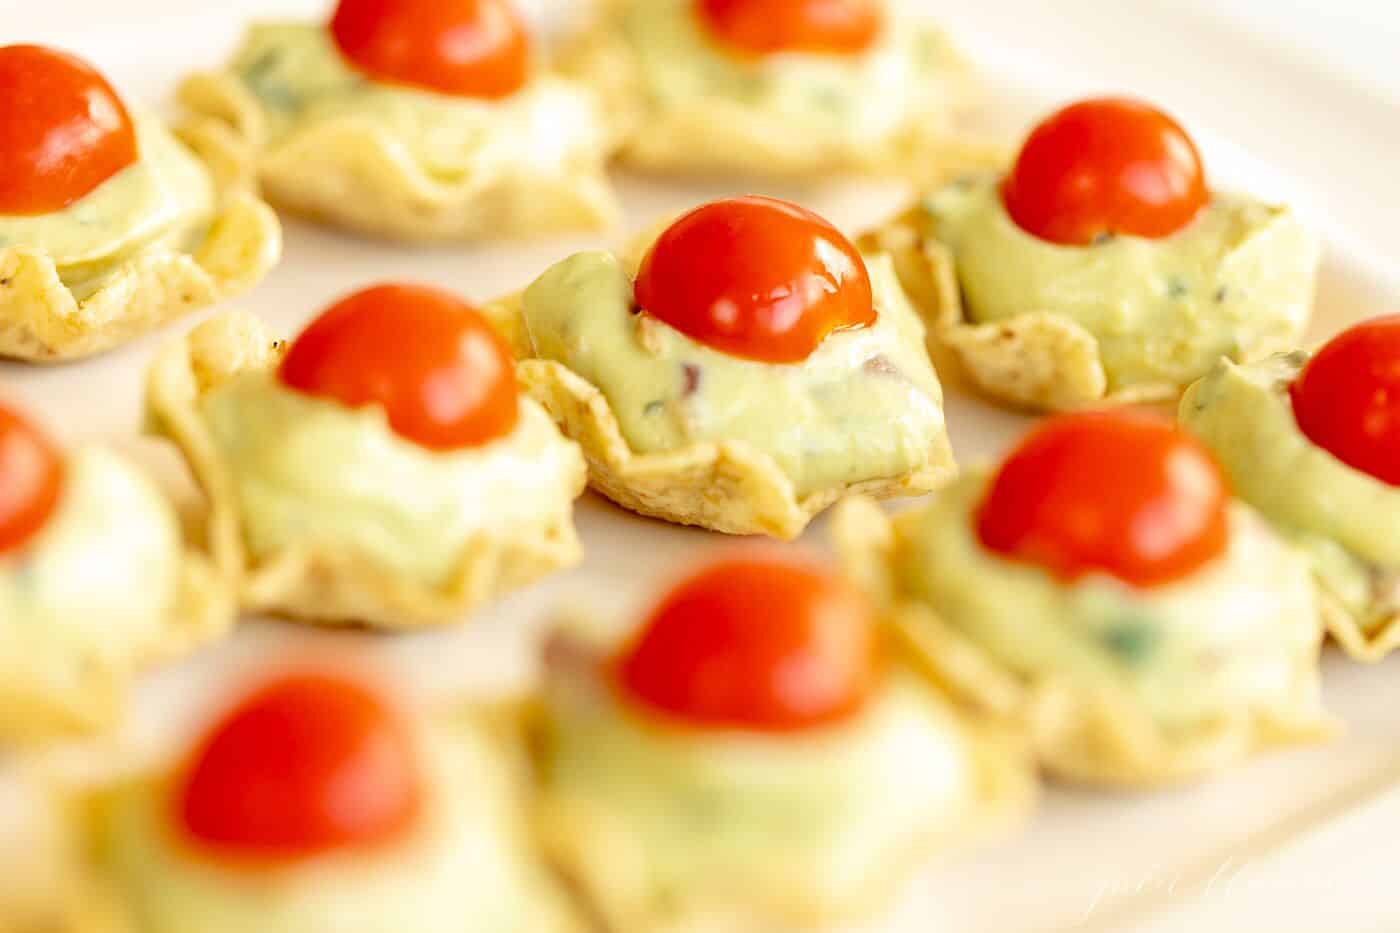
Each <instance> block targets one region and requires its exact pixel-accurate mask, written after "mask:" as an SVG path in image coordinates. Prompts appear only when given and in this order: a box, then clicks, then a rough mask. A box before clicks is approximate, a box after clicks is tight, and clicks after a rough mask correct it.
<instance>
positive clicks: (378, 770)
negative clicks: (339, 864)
mask: <svg viewBox="0 0 1400 933" xmlns="http://www.w3.org/2000/svg"><path fill="white" fill-rule="evenodd" d="M417 761H418V759H417V749H416V747H415V743H414V739H413V736H412V735H411V732H410V729H409V727H408V726H407V725H406V724H405V723H404V722H403V720H402V719H401V718H400V716H399V714H398V713H397V711H395V710H394V709H393V708H392V707H391V706H390V704H389V703H387V702H386V701H385V700H384V699H383V698H382V697H380V696H379V695H378V694H376V693H375V692H374V691H373V690H371V689H369V688H367V687H365V686H364V685H361V684H358V683H356V682H354V681H351V680H347V679H344V678H341V677H338V676H334V675H330V674H319V673H298V674H292V675H287V676H284V677H282V678H280V679H278V680H274V681H272V682H271V683H268V684H266V685H265V686H263V687H262V688H261V689H259V690H257V691H256V692H254V693H253V694H251V695H250V696H248V697H247V698H246V699H244V700H243V702H241V703H240V704H238V705H237V706H236V707H235V708H234V709H233V710H232V711H230V712H229V713H228V714H227V715H226V716H225V717H224V719H223V720H222V721H220V722H219V723H218V724H217V725H216V726H215V728H214V729H213V731H212V732H210V734H209V735H208V736H207V737H206V738H205V739H204V741H203V742H202V743H201V744H200V745H199V746H198V748H197V749H196V751H195V753H194V755H193V756H192V758H191V760H190V762H189V765H188V767H187V768H186V770H185V772H184V774H183V775H182V778H181V780H180V782H179V784H178V785H177V791H176V794H175V798H174V803H175V809H176V812H175V819H176V825H177V826H178V827H179V828H180V830H181V831H182V832H183V834H184V835H185V836H186V838H188V839H189V841H190V842H191V843H193V844H194V845H195V846H196V847H197V848H198V849H201V850H205V851H208V852H209V853H210V854H211V855H213V856H215V857H218V858H220V859H221V860H225V861H231V862H235V863H246V864H250V865H255V866H256V865H264V864H265V865H272V866H275V865H278V864H285V863H288V862H296V861H300V860H303V859H308V858H314V857H316V856H319V855H325V854H327V853H331V852H336V851H343V850H350V849H361V850H362V849H368V848H374V847H379V846H384V845H388V844H392V843H393V842H394V841H396V840H398V839H400V838H401V837H402V836H403V834H404V833H406V832H407V831H409V830H410V829H411V828H412V826H413V824H414V822H415V820H416V819H417V817H418V814H419V812H420V810H421V806H422V781H421V776H420V774H419V770H418V763H417Z"/></svg>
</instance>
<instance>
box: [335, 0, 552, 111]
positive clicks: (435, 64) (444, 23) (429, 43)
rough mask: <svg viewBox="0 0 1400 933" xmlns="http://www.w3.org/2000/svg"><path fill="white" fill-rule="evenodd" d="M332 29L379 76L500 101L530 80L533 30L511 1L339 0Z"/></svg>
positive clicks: (362, 66)
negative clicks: (527, 27) (531, 32)
mask: <svg viewBox="0 0 1400 933" xmlns="http://www.w3.org/2000/svg"><path fill="white" fill-rule="evenodd" d="M330 30H331V35H332V36H334V37H335V41H336V44H337V45H339V46H340V50H341V52H342V53H343V54H344V55H345V57H346V58H348V59H349V60H350V62H351V63H352V64H353V65H355V66H356V67H357V68H359V70H361V71H363V72H364V73H365V74H367V75H368V76H369V77H371V78H374V79H376V80H380V81H387V82H390V83H394V84H407V85H411V86H413V87H418V88H423V89H426V90H429V91H437V92H439V93H442V94H452V95H454V96H457V97H481V98H488V99H494V98H501V97H508V96H509V95H511V94H514V93H515V92H516V91H518V90H520V88H521V87H523V86H524V84H525V81H526V79H527V78H528V77H529V68H530V37H529V32H528V31H527V30H526V27H525V24H524V22H523V21H522V20H521V18H520V15H519V14H518V13H517V12H516V10H515V5H514V4H513V3H512V2H511V0H340V4H339V6H337V7H336V11H335V16H334V17H333V18H332V19H331V24H330Z"/></svg>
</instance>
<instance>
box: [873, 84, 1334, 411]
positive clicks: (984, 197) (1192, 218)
mask: <svg viewBox="0 0 1400 933" xmlns="http://www.w3.org/2000/svg"><path fill="white" fill-rule="evenodd" d="M863 245H867V246H868V247H869V248H872V249H885V250H888V251H889V252H890V253H891V254H892V255H893V256H894V258H895V264H896V267H897V268H898V269H899V273H900V278H901V280H902V282H903V283H904V287H905V288H906V289H907V290H908V292H909V294H910V296H911V297H912V298H913V299H914V301H915V304H916V305H917V306H918V307H919V308H920V310H921V311H922V312H923V313H924V315H925V316H926V317H927V319H928V321H929V326H930V332H931V336H932V337H933V339H934V341H935V342H937V343H939V344H940V345H942V346H946V347H947V348H949V349H950V350H951V351H952V353H953V355H955V356H956V357H958V358H959V359H960V360H961V362H962V364H963V368H964V369H966V371H967V373H968V375H969V376H970V377H971V379H972V381H973V382H975V383H976V384H977V385H978V386H979V387H980V388H981V389H982V390H983V391H985V392H986V393H987V394H989V395H991V396H993V397H995V398H998V399H1001V400H1003V401H1005V402H1009V403H1011V404H1013V405H1017V406H1024V407H1028V408H1034V409H1067V408H1077V407H1083V406H1086V405H1093V404H1096V403H1102V402H1143V401H1162V400H1171V399H1175V398H1176V397H1177V396H1178V395H1179V394H1180V393H1181V391H1182V390H1183V389H1184V388H1185V387H1186V386H1187V385H1189V384H1191V383H1192V382H1194V381H1195V380H1196V379H1199V378H1200V377H1201V376H1203V375H1204V374H1205V373H1206V372H1207V371H1208V370H1209V369H1210V367H1211V366H1212V365H1214V364H1215V361H1216V360H1217V359H1219V358H1220V357H1221V356H1228V357H1230V358H1232V359H1237V360H1238V359H1245V358H1249V357H1252V356H1262V355H1266V354H1267V353H1268V352H1269V351H1270V350H1274V349H1281V348H1283V347H1286V346H1290V345H1292V343H1293V342H1294V341H1296V340H1297V338H1298V336H1299V335H1300V334H1301V333H1302V331H1303V327H1304V325H1305V324H1306V323H1307V320H1308V316H1309V314H1310V313H1311V310H1312V297H1313V285H1314V280H1315V278H1316V270H1317V264H1318V256H1319V245H1318V240H1317V238H1316V237H1315V236H1314V235H1313V234H1312V233H1311V232H1310V231H1309V230H1307V229H1306V228H1305V227H1304V226H1303V224H1302V223H1301V222H1300V221H1299V220H1298V219H1297V217H1295V216H1294V214H1293V213H1292V212H1291V211H1290V210H1289V209H1288V208H1286V207H1280V206H1275V205H1270V204H1266V203H1263V202H1261V201H1258V200H1256V199H1254V198H1251V197H1248V196H1245V195H1237V194H1224V193H1221V192H1218V191H1213V190H1212V189H1211V188H1210V187H1209V185H1208V184H1207V179H1206V175H1205V171H1204V169H1203V167H1202V164H1201V159H1200V156H1199V154H1198V153H1197V151H1196V147H1195V145H1194V143H1193V142H1192V140H1191V137H1190V136H1189V135H1188V134H1187V133H1186V131H1185V130H1183V129H1182V128H1181V126H1180V125H1178V124H1177V123H1176V122H1175V121H1174V120H1172V119H1171V117H1169V116H1167V115H1166V114H1164V113H1162V112H1161V111H1159V110H1155V109H1153V108H1151V107H1149V106H1147V105H1145V104H1141V103H1136V102H1133V101H1129V100H1118V99H1100V100H1086V101H1083V102H1080V103H1077V104H1074V105H1072V106H1070V107H1066V108H1065V109H1063V110H1061V111H1059V112H1057V113H1055V114H1053V115H1051V116H1050V117H1049V118H1048V119H1046V120H1045V121H1044V122H1043V123H1041V124H1040V125H1039V126H1037V127H1036V128H1035V129H1034V130H1033V131H1032V132H1031V134H1030V136H1029V137H1028V138H1027V140H1026V142H1025V145H1024V146H1023V147H1022V148H1021V151H1020V154H1019V155H1018V156H1017V158H1016V160H1015V163H1014V164H1013V165H1012V166H1011V168H1010V169H1009V170H1008V171H1006V172H988V173H980V174H970V175H966V176H964V177H962V178H959V179H957V180H955V181H953V182H951V183H949V184H947V185H945V186H944V187H942V188H939V189H938V190H935V191H933V192H932V193H930V194H929V195H927V196H926V197H925V198H924V199H923V200H922V201H921V202H920V203H919V204H918V205H917V206H915V207H914V208H912V209H911V210H909V211H908V212H906V213H905V214H904V215H903V216H901V217H899V218H897V219H896V220H895V221H893V222H892V223H891V224H890V225H888V226H887V227H885V228H884V229H882V230H879V231H877V232H875V233H873V234H871V235H870V236H869V237H868V238H867V240H866V241H864V243H863Z"/></svg>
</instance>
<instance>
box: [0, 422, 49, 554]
mask: <svg viewBox="0 0 1400 933" xmlns="http://www.w3.org/2000/svg"><path fill="white" fill-rule="evenodd" d="M63 476H64V468H63V458H62V457H60V456H59V454H58V450H57V449H56V448H55V447H54V446H53V445H52V444H50V443H49V441H48V439H47V438H46V437H44V435H43V434H40V433H39V430H38V429H37V428H35V427H34V426H33V425H32V424H30V423H29V422H28V421H26V420H25V419H24V418H22V417H20V416H19V415H18V414H16V413H15V412H14V411H13V410H11V409H9V408H6V407H5V406H3V405H0V554H4V553H7V552H9V551H14V550H17V549H18V548H20V547H21V546H23V545H24V544H25V543H26V542H27V541H29V539H30V538H32V537H34V535H36V534H37V533H38V532H39V530H40V529H42V528H43V527H44V523H45V522H46V521H48V518H49V516H50V515H52V514H53V511H54V508H55V507H56V506H57V505H58V500H59V498H60V497H61V496H62V492H63Z"/></svg>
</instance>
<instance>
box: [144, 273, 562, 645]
mask: <svg viewBox="0 0 1400 933" xmlns="http://www.w3.org/2000/svg"><path fill="white" fill-rule="evenodd" d="M147 405H148V409H149V412H150V415H151V420H152V423H153V426H154V429H155V430H156V431H157V432H159V433H162V434H164V435H166V436H168V437H169V438H171V439H172V440H173V441H174V442H175V443H176V444H177V445H178V446H179V447H180V449H181V451H182V452H183V453H184V455H185V458H186V459H187V460H188V461H189V463H190V466H191V468H192V469H193V471H194V474H195V477H196V478H197V480H198V481H199V483H200V485H201V486H202V488H203V489H204V492H205V495H206V496H207V498H208V500H209V509H210V513H209V530H208V533H209V546H210V550H211V552H212V554H213V557H214V560H215V562H216V563H217V564H218V566H219V569H220V570H221V571H222V572H223V573H224V574H225V575H226V576H227V577H228V578H229V579H231V580H234V581H236V583H237V586H238V591H239V595H240V598H241V601H242V604H243V606H244V608H245V609H248V610H250V611H266V612H274V613H281V614H285V615H289V616H295V617H299V618H303V619H308V620H312V621H317V622H324V623H363V624H368V625H374V626H381V627H384V628H407V627H417V626H428V625H439V624H443V623H448V622H454V621H459V620H460V619H461V617H462V616H463V615H464V614H465V613H466V612H467V611H468V610H470V609H472V608H474V607H476V606H478V605H480V604H481V603H483V602H485V601H487V600H489V599H491V598H492V597H494V596H496V595H498V594H500V593H503V592H506V591H508V590H511V589H514V588H516V587H519V586H522V585H524V584H526V583H528V582H530V581H532V580H534V579H535V578H537V577H539V576H542V575H544V574H546V573H548V572H550V571H552V570H556V569H558V568H561V567H567V566H570V565H572V564H574V563H577V561H578V560H579V558H580V557H581V550H580V547H579V542H578V537H577V535H576V533H575V531H574V526H573V519H572V511H573V501H574V499H575V498H577V497H578V496H579V495H580V494H581V493H582V492H583V489H584V485H585V483H586V469H585V466H584V462H583V457H582V456H581V455H580V453H579V450H578V447H577V446H576V445H575V444H573V443H572V442H571V441H568V440H566V439H565V438H563V437H562V436H560V434H559V431H558V429H557V428H555V426H554V423H553V422H552V421H551V420H550V418H549V415H548V414H546V413H545V411H544V410H543V409H542V408H541V407H540V406H539V405H538V404H536V403H535V402H533V401H531V400H530V399H528V398H521V397H519V392H518V390H517V386H516V377H515V368H514V363H513V362H512V360H511V358H510V354H509V352H508V351H507V350H506V348H505V346H504V345H503V343H502V341H501V338H500V337H499V336H497V334H496V332H495V331H494V330H492V328H491V326H490V325H489V324H488V323H487V322H486V320H485V319H484V318H483V317H482V316H481V315H480V314H478V313H477V312H476V311H475V310H474V309H473V308H471V307H470V306H469V305H467V304H466V303H465V302H462V301H460V300H459V299H457V298H456V297H454V296H452V295H450V294H447V293H444V292H440V291H437V290H436V289H431V288H423V287H419V286H412V285H382V286H378V287H374V288H369V289H365V290H364V291H361V292H357V293H355V294H353V295H351V296H349V297H347V298H345V299H343V300H342V301H340V302H338V303H336V304H335V305H333V306H332V307H331V308H329V309H328V310H327V311H325V312H324V313H323V314H322V315H321V316H320V317H318V318H317V319H316V320H315V321H313V322H312V323H311V324H310V326H308V327H307V328H306V329H305V330H304V331H303V332H302V333H301V335H300V336H299V337H298V338H297V339H296V340H295V341H293V342H292V343H291V345H290V346H287V345H285V344H284V343H282V342H280V341H273V340H271V339H269V338H268V337H267V336H266V335H265V333H264V331H263V328H262V325H261V324H260V323H259V322H258V321H257V319H256V318H253V317H251V316H249V315H229V316H226V317H221V318H216V319H214V320H212V321H209V322H207V323H205V324H203V325H201V326H200V327H198V328H196V329H195V330H194V331H193V332H192V333H191V334H190V335H189V336H188V337H187V338H185V339H183V340H179V341H176V342H174V343H172V344H171V345H170V346H169V347H168V348H167V349H166V350H165V351H164V352H163V353H162V354H161V355H160V357H159V358H158V359H157V361H156V363H155V366H154V367H153V369H152V371H151V374H150V379H149V386H148V400H147Z"/></svg>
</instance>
